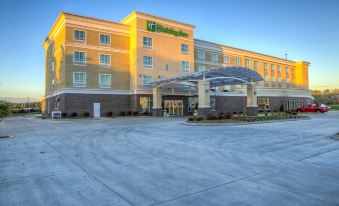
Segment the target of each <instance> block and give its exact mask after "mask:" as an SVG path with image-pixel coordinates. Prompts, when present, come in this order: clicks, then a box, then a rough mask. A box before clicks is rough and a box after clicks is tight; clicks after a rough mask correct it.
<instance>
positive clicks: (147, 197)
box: [0, 112, 339, 206]
mask: <svg viewBox="0 0 339 206" xmlns="http://www.w3.org/2000/svg"><path fill="white" fill-rule="evenodd" d="M311 116H312V119H310V120H298V121H288V122H275V123H265V124H253V125H238V126H189V125H185V124H183V121H184V119H180V118H169V119H162V118H128V117H126V118H115V119H105V118H102V119H100V120H94V119H88V120H56V121H53V120H42V119H38V118H36V117H16V118H9V119H6V120H5V121H3V122H2V123H0V125H1V127H2V129H3V131H5V132H6V134H9V135H12V136H13V137H11V138H1V139H0V205H6V206H9V205H25V206H28V205H81V206H84V205H176V206H177V205H201V206H203V205H204V206H206V205H244V204H247V205H338V204H339V140H335V139H333V138H331V136H333V135H334V134H335V133H336V132H339V112H328V113H324V114H311Z"/></svg>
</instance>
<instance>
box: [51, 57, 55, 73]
mask: <svg viewBox="0 0 339 206" xmlns="http://www.w3.org/2000/svg"><path fill="white" fill-rule="evenodd" d="M51 70H52V72H54V71H55V61H54V60H52V61H51Z"/></svg>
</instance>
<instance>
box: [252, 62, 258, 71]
mask: <svg viewBox="0 0 339 206" xmlns="http://www.w3.org/2000/svg"><path fill="white" fill-rule="evenodd" d="M258 66H259V64H258V61H256V60H254V61H253V69H254V70H255V71H257V70H258Z"/></svg>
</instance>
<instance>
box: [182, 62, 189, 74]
mask: <svg viewBox="0 0 339 206" xmlns="http://www.w3.org/2000/svg"><path fill="white" fill-rule="evenodd" d="M184 64H185V65H186V66H187V69H186V70H185V69H184ZM181 72H190V62H189V61H181Z"/></svg>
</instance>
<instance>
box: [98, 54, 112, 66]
mask: <svg viewBox="0 0 339 206" xmlns="http://www.w3.org/2000/svg"><path fill="white" fill-rule="evenodd" d="M101 55H104V56H109V64H106V63H101V59H100V57H101ZM99 65H100V66H106V67H109V66H111V54H105V53H99Z"/></svg>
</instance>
